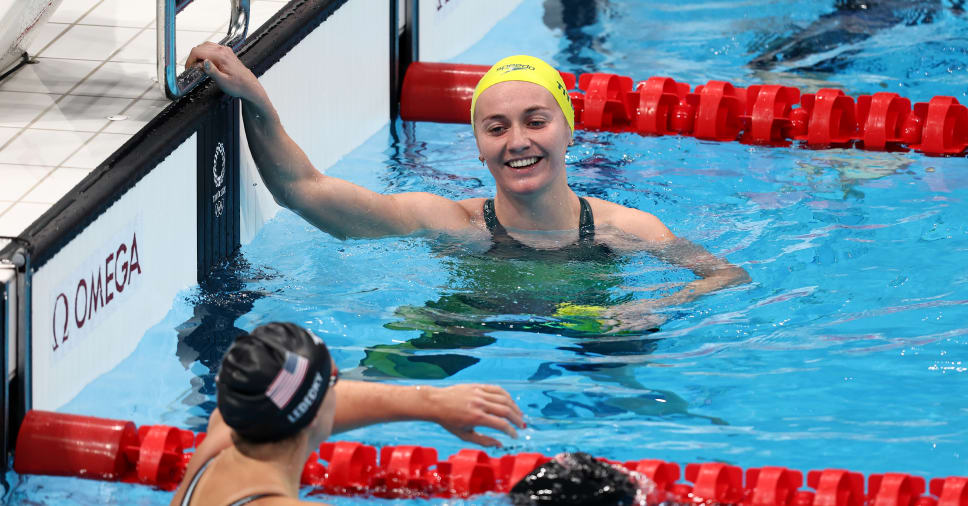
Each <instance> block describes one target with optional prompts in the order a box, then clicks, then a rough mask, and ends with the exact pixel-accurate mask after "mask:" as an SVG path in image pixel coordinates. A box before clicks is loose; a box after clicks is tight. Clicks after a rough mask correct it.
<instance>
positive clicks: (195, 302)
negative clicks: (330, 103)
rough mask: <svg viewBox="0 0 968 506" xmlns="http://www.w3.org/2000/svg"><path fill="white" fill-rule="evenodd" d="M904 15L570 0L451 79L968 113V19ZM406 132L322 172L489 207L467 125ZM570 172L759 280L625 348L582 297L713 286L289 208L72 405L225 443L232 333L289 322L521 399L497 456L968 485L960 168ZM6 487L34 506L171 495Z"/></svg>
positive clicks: (845, 163) (799, 6)
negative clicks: (225, 360)
mask: <svg viewBox="0 0 968 506" xmlns="http://www.w3.org/2000/svg"><path fill="white" fill-rule="evenodd" d="M830 3H831V4H832V3H833V2H830ZM907 3H910V4H912V5H913V4H917V5H914V6H904V5H901V4H905V2H887V4H891V5H893V6H894V7H895V8H896V10H897V11H898V12H901V14H898V15H896V16H894V17H891V16H888V15H886V14H883V13H880V14H877V16H879V17H877V16H875V20H876V21H877V22H876V23H873V22H872V26H870V27H869V28H870V31H871V32H873V34H872V35H870V36H869V37H866V38H857V37H854V36H853V35H850V34H843V33H840V34H838V33H837V31H836V30H834V29H832V28H830V26H833V25H832V22H831V21H830V20H836V19H837V18H836V16H835V15H834V14H831V13H832V11H833V10H834V9H833V8H832V6H831V5H826V3H825V2H806V1H800V2H793V1H787V2H778V1H769V2H767V1H755V0H750V1H743V2H718V3H713V2H671V1H667V2H649V3H648V4H646V3H644V2H635V1H631V0H630V1H627V2H619V1H597V2H567V1H565V2H562V4H563V5H565V8H564V16H565V19H569V21H567V22H562V21H561V19H562V13H561V12H562V10H561V9H558V8H557V7H555V6H553V5H550V4H551V3H548V4H549V5H545V3H543V2H539V1H537V0H531V1H526V2H524V4H523V5H522V6H521V7H520V8H519V9H517V10H516V11H515V12H514V13H513V14H512V15H511V16H509V17H508V19H507V20H505V21H504V22H502V23H501V24H499V25H498V26H497V27H496V28H495V29H494V30H492V31H491V33H489V34H488V36H487V37H486V38H485V39H484V40H482V41H481V42H480V43H479V44H477V45H476V46H475V47H473V48H472V49H470V50H469V51H468V52H467V53H465V54H464V55H461V56H460V57H458V58H455V61H462V62H468V63H488V62H492V61H494V60H497V59H498V58H500V57H501V56H504V55H507V54H512V53H518V52H525V53H531V54H535V55H536V56H539V57H542V58H545V59H547V60H548V61H550V62H551V63H553V64H555V65H558V66H559V67H560V68H561V69H562V70H567V71H573V72H579V73H580V72H584V71H593V70H595V71H609V72H616V73H619V74H624V75H629V76H632V77H634V78H636V79H645V78H647V77H649V76H651V75H669V76H671V77H673V78H675V79H677V80H680V81H686V82H690V83H691V84H692V85H694V86H695V85H696V84H702V83H704V82H705V81H706V80H709V79H724V80H729V81H731V82H733V83H734V84H738V85H744V86H745V85H748V84H754V83H759V82H780V83H784V84H792V85H795V86H799V87H801V89H802V90H803V91H813V90H815V89H817V88H820V87H826V86H835V87H840V88H843V89H844V90H845V91H846V92H847V93H848V94H850V95H852V96H857V95H861V94H865V93H873V92H877V91H885V90H886V91H896V92H898V93H900V94H901V95H903V96H906V97H909V98H911V99H913V100H917V101H926V100H928V99H930V97H931V96H934V95H952V96H956V97H957V98H959V100H961V101H962V102H965V101H966V100H965V99H964V98H965V91H966V87H965V84H964V83H965V69H964V63H963V62H964V61H965V58H964V57H965V55H966V53H968V18H966V15H965V14H964V13H961V12H959V11H957V10H955V9H953V8H951V7H950V5H949V4H948V3H947V2H946V3H941V2H934V3H932V2H907ZM588 6H594V7H595V9H594V10H592V11H589V10H588ZM904 9H907V10H904ZM590 12H591V14H590ZM840 15H841V16H845V15H853V14H852V13H847V14H844V13H841V14H840ZM895 19H898V20H900V21H898V22H897V23H893V24H892V20H895ZM576 20H585V24H582V23H579V22H578V21H576ZM929 21H930V22H929ZM825 22H826V23H828V25H830V26H826V28H825V26H824V25H823V23H825ZM812 23H813V24H812ZM509 34H515V35H517V34H521V36H520V37H519V38H516V37H510V36H509ZM805 34H806V35H805ZM817 34H820V35H817ZM807 35H810V37H812V39H811V38H810V37H808V36H807ZM838 37H840V38H839V39H838ZM804 40H806V42H803V41H804ZM811 40H812V41H813V42H810V41H811ZM832 40H833V41H839V46H838V47H837V48H836V49H829V48H827V47H826V46H825V45H824V44H825V43H826V42H829V41H832ZM810 44H813V45H814V46H815V47H813V49H814V51H813V52H810V51H808V49H810V47H808V46H810ZM771 54H782V58H779V57H778V58H777V61H773V60H770V59H769V58H770V55H771ZM750 62H755V63H753V64H750ZM393 128H394V130H395V132H394V133H395V134H396V135H395V136H394V135H391V132H390V129H389V127H388V128H387V129H385V130H384V131H383V132H380V133H378V134H377V135H375V136H373V137H372V138H371V139H370V140H369V141H368V142H367V143H365V144H364V145H363V146H361V147H360V148H358V149H357V150H355V151H354V152H353V153H352V154H351V155H349V156H347V157H346V158H344V159H343V160H342V161H341V162H340V163H338V164H337V165H336V166H334V167H332V168H330V169H329V170H328V171H327V174H329V175H333V176H336V177H342V178H345V179H348V180H350V181H353V182H355V183H357V184H360V185H363V186H365V187H367V188H370V189H373V190H376V191H380V192H388V193H394V192H402V191H430V192H434V193H437V194H441V195H444V196H447V197H450V198H454V199H461V198H472V197H486V196H491V195H493V193H494V182H493V180H492V178H491V177H490V175H489V174H488V173H487V172H486V170H485V169H483V168H481V166H480V164H479V162H478V161H477V154H478V153H477V149H476V146H475V144H474V140H473V136H472V135H471V132H470V129H469V128H468V127H467V126H466V125H440V124H429V123H421V124H397V125H394V127H393ZM395 139H396V140H395ZM568 162H569V181H570V183H571V185H572V187H573V188H574V189H575V190H576V191H577V192H578V193H579V194H582V195H591V196H595V197H599V198H604V199H608V200H611V201H614V202H619V203H622V204H625V205H629V206H633V207H637V208H639V209H643V210H645V211H648V212H650V213H653V214H655V215H656V216H658V217H659V218H660V219H662V220H663V222H664V223H665V224H666V225H667V226H669V228H670V229H672V230H673V231H674V232H675V233H676V234H677V235H679V236H680V237H682V238H685V239H687V240H689V241H692V242H694V243H696V244H699V245H702V246H703V247H705V248H706V249H708V250H709V251H710V252H712V253H714V254H716V255H718V256H721V257H724V258H726V259H728V260H729V261H730V262H732V263H734V264H736V265H739V266H742V267H743V268H744V269H746V270H747V271H748V272H749V274H750V276H751V277H752V282H751V283H749V284H746V285H742V286H738V287H733V288H730V289H727V290H723V291H721V292H718V293H715V294H711V295H707V296H705V297H703V298H700V299H698V300H696V301H694V302H691V303H688V304H684V305H682V306H677V307H673V308H666V309H663V310H661V311H660V312H659V315H660V316H661V318H662V319H664V320H665V322H664V323H663V324H662V325H661V326H660V327H659V329H658V331H655V332H648V331H644V332H638V333H605V334H603V332H607V331H608V330H609V329H608V327H607V326H603V325H601V324H600V323H599V322H598V321H597V319H596V318H595V317H594V316H582V314H577V315H576V314H573V313H572V314H565V313H562V312H561V311H560V309H561V308H562V307H567V306H562V304H566V303H571V304H580V305H583V306H614V305H616V304H620V303H623V302H628V301H632V300H642V299H648V298H653V297H657V296H661V295H662V294H665V293H668V292H669V291H670V290H674V289H675V287H676V286H679V285H681V284H682V283H685V282H688V281H690V280H692V279H694V276H693V275H692V273H690V272H689V271H686V270H683V269H680V268H677V267H674V266H670V265H667V264H664V263H662V262H660V261H658V260H656V259H655V258H653V257H652V256H650V255H648V254H645V253H632V254H625V255H622V256H620V257H618V258H612V259H606V260H604V261H600V262H571V263H569V262H562V261H559V260H554V259H551V260H549V259H542V258H523V259H494V258H488V257H485V256H482V255H479V254H477V253H475V251H474V249H473V248H472V247H462V246H460V245H454V244H448V243H446V242H444V241H440V240H435V239H426V238H421V237H409V238H390V239H380V240H350V241H339V240H336V239H333V238H332V237H329V236H327V235H326V234H324V233H322V232H320V231H318V230H316V229H315V228H313V227H312V226H310V225H308V224H307V223H305V222H304V221H303V220H302V219H301V218H299V217H298V216H296V215H295V214H293V213H291V212H288V211H283V212H281V213H280V214H279V215H278V216H277V217H276V218H275V219H274V220H273V221H272V222H270V223H269V224H267V225H266V226H265V227H264V228H263V229H262V230H261V231H260V233H259V235H258V237H257V238H256V239H255V240H254V241H253V242H252V243H251V244H249V245H247V246H245V247H243V248H242V251H241V253H240V255H239V256H238V257H237V258H236V259H235V260H234V261H233V262H231V263H230V264H229V265H226V266H225V267H224V268H223V269H220V270H219V271H218V272H217V273H216V274H215V275H214V276H213V277H212V279H211V280H209V281H207V282H206V283H203V284H202V285H201V286H198V287H196V288H193V289H191V290H189V291H187V292H186V293H184V294H181V295H180V296H179V297H178V298H177V299H176V300H175V301H174V303H173V306H172V309H171V311H170V313H169V314H168V316H167V317H166V318H165V320H163V321H162V322H160V323H159V324H158V325H156V326H155V327H154V328H153V329H152V330H151V331H150V332H149V333H148V334H147V335H146V336H145V338H144V340H143V341H142V343H141V344H140V346H139V347H138V349H137V350H136V351H135V352H134V354H133V355H132V356H131V357H130V358H129V359H128V360H126V361H125V362H124V363H122V364H121V365H119V366H118V367H117V368H116V369H115V370H113V371H111V372H110V373H108V374H107V375H105V376H103V377H102V378H99V379H98V380H97V381H95V382H94V383H92V384H91V385H89V386H88V387H87V388H86V389H85V390H84V391H83V392H82V393H81V394H79V395H78V397H77V398H75V399H74V400H73V401H72V402H70V403H69V404H68V405H66V406H64V407H63V408H62V411H64V412H71V413H84V414H90V415H96V416H105V417H113V418H122V419H129V420H133V421H134V422H135V423H136V424H139V425H140V424H154V423H164V424H170V425H177V426H180V427H185V428H191V429H193V430H203V427H204V423H205V418H206V417H207V415H208V413H210V411H211V409H212V408H213V407H214V389H213V383H212V382H213V377H214V372H215V368H216V367H217V364H218V361H219V359H220V357H221V354H222V352H224V350H225V349H226V348H227V347H228V345H229V344H230V343H231V340H232V338H234V336H235V335H237V334H238V333H239V332H241V330H242V329H244V330H250V329H252V328H253V327H255V326H257V325H260V324H263V323H266V322H269V321H274V320H288V321H294V322H297V323H300V324H303V325H305V326H307V327H309V328H310V329H312V330H313V331H314V332H315V333H316V334H318V335H320V336H321V337H323V339H324V340H325V341H326V342H327V343H328V344H329V346H330V349H331V350H333V354H334V357H335V359H336V361H337V363H338V365H339V367H340V369H341V370H342V371H345V372H346V373H347V375H349V376H350V377H354V376H355V377H361V378H365V379H370V380H380V381H392V382H396V383H407V384H412V383H431V384H434V385H447V384H453V383H458V382H486V383H496V384H499V385H501V386H503V387H504V388H506V389H507V390H508V391H509V392H510V393H511V394H512V395H513V396H514V398H515V399H516V400H517V402H518V403H519V405H520V406H521V407H522V409H523V410H524V412H525V414H526V421H527V422H528V429H526V430H523V431H520V437H519V438H518V439H517V440H512V439H509V438H508V437H506V436H503V435H500V436H497V437H499V438H500V439H501V440H502V441H503V442H504V444H505V448H504V449H503V450H498V451H492V452H491V454H492V455H501V454H504V453H519V452H542V453H545V454H554V453H557V452H560V451H568V450H583V451H587V452H590V453H592V454H595V455H598V456H603V457H609V458H612V459H617V460H632V459H642V458H658V459H665V460H671V461H675V462H679V463H686V462H706V461H724V462H728V463H731V464H735V465H739V466H742V467H744V468H748V467H757V466H763V465H779V466H787V467H790V468H794V469H799V470H802V471H807V470H811V469H823V468H829V467H835V468H844V469H851V470H853V471H859V472H863V473H865V474H869V473H880V472H888V471H901V472H908V473H913V474H918V475H921V476H924V477H928V478H931V477H944V476H949V475H962V476H964V475H966V474H968V456H966V455H963V454H964V453H965V451H964V448H968V403H966V401H965V400H964V396H963V395H962V393H963V392H966V391H968V352H966V351H964V350H965V349H966V345H968V336H966V334H968V327H966V326H965V322H966V321H968V271H966V269H965V263H966V259H968V213H965V212H964V209H965V205H966V203H965V201H964V197H963V196H964V195H966V187H968V173H966V170H965V169H966V167H968V164H966V163H965V159H964V158H928V157H924V156H922V155H920V154H912V153H875V152H865V151H859V150H843V149H840V150H807V149H800V148H790V149H788V148H761V147H751V146H745V145H741V144H739V143H711V142H701V141H697V140H695V139H690V138H682V137H641V136H638V135H633V134H613V133H593V132H577V133H576V143H575V146H574V147H573V148H571V150H570V153H569V155H568ZM579 313H581V312H580V311H579ZM146 371H150V372H149V373H147V374H146ZM105 399H111V402H105ZM338 439H347V440H358V441H362V442H364V443H367V444H371V445H377V446H384V445H395V444H421V445H426V446H432V447H435V448H437V449H438V452H439V454H440V455H441V458H445V457H446V456H448V455H450V454H452V453H455V452H456V451H458V450H459V449H461V448H465V447H468V446H469V444H467V443H463V442H461V441H459V440H457V439H456V438H454V437H453V436H451V435H450V434H449V433H447V432H445V431H444V430H442V429H440V428H438V427H436V426H434V425H431V424H426V423H401V424H394V425H384V426H377V427H372V428H366V429H360V430H356V431H353V432H349V433H346V434H341V435H340V436H339V438H338ZM11 476H12V478H10V479H11V481H12V482H13V483H14V484H15V489H14V491H13V495H12V500H13V503H17V502H23V503H57V504H70V503H74V504H89V503H95V502H98V503H112V504H119V503H125V504H128V503H135V504H158V503H165V502H167V500H168V499H169V497H170V496H169V495H168V494H166V493H163V492H157V491H152V490H148V489H146V488H144V487H136V486H128V485H120V484H113V483H97V482H88V481H82V480H75V479H65V478H47V477H35V476H30V477H18V476H13V475H12V474H11ZM307 492H308V491H307ZM317 498H319V499H322V500H325V501H327V502H331V503H335V504H356V503H359V502H361V500H360V499H345V498H337V497H328V496H322V497H317ZM503 501H504V499H503V498H500V497H482V498H476V499H473V500H470V501H467V502H468V503H474V504H478V503H481V504H483V503H499V504H500V503H503ZM363 502H365V501H363ZM419 502H436V503H439V502H442V501H440V500H438V501H419Z"/></svg>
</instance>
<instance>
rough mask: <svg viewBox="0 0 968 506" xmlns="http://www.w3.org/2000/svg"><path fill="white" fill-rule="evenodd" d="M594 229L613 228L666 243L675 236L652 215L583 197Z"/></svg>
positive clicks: (598, 199) (620, 205)
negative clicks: (592, 218)
mask: <svg viewBox="0 0 968 506" xmlns="http://www.w3.org/2000/svg"><path fill="white" fill-rule="evenodd" d="M585 200H587V201H588V204H589V205H590V206H591V208H592V215H593V216H594V217H595V227H596V228H607V227H614V228H616V229H618V230H621V231H623V232H626V233H629V234H633V235H635V236H638V237H639V238H641V239H645V240H647V241H660V242H663V241H667V240H670V239H674V238H675V235H674V234H673V233H672V232H671V231H670V230H669V229H668V227H666V226H665V224H663V223H662V220H660V219H659V218H658V217H657V216H655V215H654V214H652V213H648V212H645V211H642V210H640V209H635V208H633V207H628V206H623V205H622V204H616V203H615V202H609V201H607V200H602V199H600V198H595V197H585Z"/></svg>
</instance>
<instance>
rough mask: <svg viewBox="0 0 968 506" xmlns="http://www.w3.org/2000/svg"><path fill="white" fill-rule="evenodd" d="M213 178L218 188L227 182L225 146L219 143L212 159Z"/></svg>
mask: <svg viewBox="0 0 968 506" xmlns="http://www.w3.org/2000/svg"><path fill="white" fill-rule="evenodd" d="M212 176H213V177H214V178H215V187H216V188H218V187H219V186H222V183H224V182H225V145H224V144H222V143H221V142H220V143H218V146H217V147H216V148H215V155H214V156H213V157H212Z"/></svg>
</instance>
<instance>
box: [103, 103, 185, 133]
mask: <svg viewBox="0 0 968 506" xmlns="http://www.w3.org/2000/svg"><path fill="white" fill-rule="evenodd" d="M170 103H171V102H170V101H168V100H144V99H142V100H138V101H137V102H135V103H134V105H132V106H131V107H130V108H128V110H127V111H125V112H124V115H125V116H127V117H128V119H126V120H121V121H111V122H110V123H109V124H108V127H107V128H105V129H104V131H105V132H110V133H118V134H133V133H137V132H138V130H141V127H143V126H145V125H146V124H148V122H149V121H151V119H152V118H154V117H155V116H157V115H158V113H160V112H161V111H162V110H164V109H165V107H168V104H170Z"/></svg>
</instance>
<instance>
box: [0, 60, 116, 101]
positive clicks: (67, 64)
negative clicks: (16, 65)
mask: <svg viewBox="0 0 968 506" xmlns="http://www.w3.org/2000/svg"><path fill="white" fill-rule="evenodd" d="M97 66H98V62H96V61H90V60H62V59H57V58H37V63H32V64H30V65H24V66H23V67H20V69H19V70H17V72H16V73H14V74H13V75H11V76H9V77H7V78H6V79H4V80H3V81H2V82H0V90H3V91H33V92H37V93H56V94H59V95H60V94H64V93H67V90H69V89H71V88H73V87H74V86H76V85H77V83H79V82H81V80H83V79H84V77H86V76H87V75H88V74H90V73H91V71H92V70H94V68H95V67H97Z"/></svg>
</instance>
